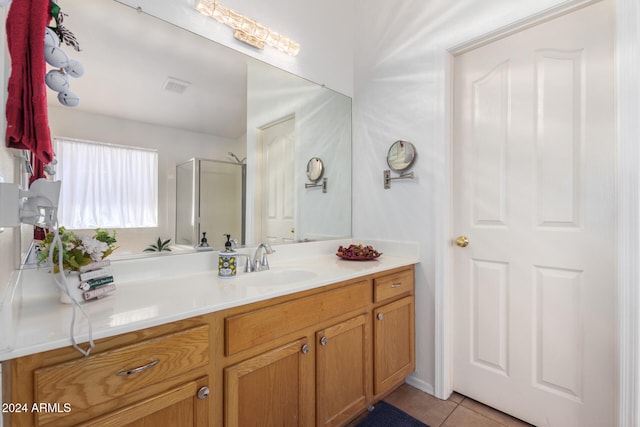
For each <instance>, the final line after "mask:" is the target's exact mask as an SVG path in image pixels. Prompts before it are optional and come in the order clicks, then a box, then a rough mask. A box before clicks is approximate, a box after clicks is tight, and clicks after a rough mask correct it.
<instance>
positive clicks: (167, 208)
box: [23, 0, 351, 256]
mask: <svg viewBox="0 0 640 427" xmlns="http://www.w3.org/2000/svg"><path fill="white" fill-rule="evenodd" d="M58 3H59V5H60V7H61V9H62V12H63V13H65V14H67V16H66V17H65V21H64V24H65V26H66V27H67V28H68V29H69V30H70V31H72V32H73V33H74V34H75V36H76V37H77V39H78V41H79V43H80V47H81V49H82V51H80V52H74V51H72V50H71V48H69V47H66V46H63V48H64V49H65V51H67V52H68V53H69V56H71V57H73V58H75V59H77V60H78V61H80V62H81V63H83V65H84V67H85V74H84V75H83V76H82V77H81V78H78V79H71V80H70V88H71V90H72V91H73V92H76V93H77V94H78V95H79V97H80V104H79V106H77V107H75V108H68V107H64V106H62V105H60V104H59V103H58V100H57V97H56V94H55V93H53V92H52V91H49V90H48V103H49V122H50V128H51V134H52V136H53V137H63V138H68V139H77V140H82V141H93V142H102V143H106V144H118V145H131V146H135V147H141V148H145V149H153V150H157V152H158V183H157V185H158V224H157V225H158V226H157V227H150V228H119V229H117V237H118V244H119V246H120V249H119V250H118V251H117V252H116V253H115V255H118V256H133V255H139V254H141V253H142V251H143V250H144V249H145V247H146V246H148V245H149V244H151V243H153V242H155V241H156V240H157V238H158V237H162V238H172V239H175V236H176V229H180V228H181V227H184V226H190V225H193V224H179V223H177V222H176V212H177V211H179V210H180V209H182V210H188V209H190V207H191V203H192V202H193V197H195V196H194V195H193V194H189V195H188V197H187V195H185V194H184V193H183V192H184V191H191V193H194V192H193V190H182V189H181V190H176V185H177V184H176V175H177V170H176V167H177V166H178V165H181V164H185V162H189V161H190V160H191V159H202V160H212V161H216V162H227V163H228V164H229V165H231V166H233V165H236V166H237V167H238V171H240V170H241V168H242V169H244V171H243V173H244V174H245V183H244V187H245V188H243V189H242V191H241V190H238V191H232V192H231V193H238V194H231V195H229V194H227V193H229V192H227V193H219V192H218V191H217V189H216V188H215V186H210V188H205V187H202V188H200V192H199V193H200V197H204V196H203V195H206V197H208V198H209V200H210V201H209V202H207V203H209V204H210V209H213V210H215V209H217V208H218V209H225V206H228V205H229V204H233V203H234V202H228V201H227V200H226V199H224V200H223V199H221V198H222V197H236V196H237V197H239V198H240V197H242V196H243V194H244V197H245V200H244V203H243V209H244V212H242V214H241V215H243V218H241V219H238V220H237V221H236V222H235V223H236V224H243V225H242V227H243V230H242V232H241V233H242V235H243V236H242V237H243V239H244V241H245V243H246V244H247V245H253V244H257V243H259V242H261V241H268V242H270V243H272V244H277V243H294V242H301V241H309V240H320V239H332V238H343V237H348V236H350V235H351V99H350V98H349V97H347V96H344V95H342V94H339V93H336V92H334V91H332V90H329V89H327V88H324V87H322V86H321V85H318V84H315V83H312V82H309V81H307V80H304V79H302V78H300V77H297V76H295V75H292V74H290V73H288V72H285V71H283V70H280V69H277V68H275V67H272V66H270V65H267V64H264V63H262V62H259V61H257V60H255V59H253V58H249V57H247V56H246V55H243V54H241V53H239V52H237V51H234V50H232V49H230V48H228V47H226V46H222V45H220V44H218V43H215V42H213V41H211V40H209V39H206V38H204V37H201V36H199V35H196V34H194V33H192V32H190V31H188V29H183V28H179V27H176V26H174V25H172V24H169V23H167V22H165V21H162V20H160V19H158V18H156V17H153V16H150V15H148V14H147V13H145V12H144V11H141V10H137V9H135V8H132V7H130V6H127V5H124V4H121V3H119V2H117V1H115V0H92V1H90V2H89V1H86V0H61V1H59V2H58ZM193 13H194V14H197V12H196V11H195V10H194V11H193ZM211 24H212V25H217V23H216V22H215V21H212V23H211ZM311 157H320V158H322V159H323V161H324V164H325V168H326V170H325V176H329V177H330V180H331V182H334V183H336V184H335V185H336V187H334V188H335V191H333V189H332V191H331V192H329V193H328V194H322V193H321V192H305V191H304V183H305V182H306V162H307V161H308V159H309V158H311ZM338 183H339V184H338ZM63 187H64V182H63ZM188 187H189V186H187V187H186V188H188ZM63 191H64V188H63ZM179 193H180V194H179ZM178 205H180V206H178ZM179 216H180V215H179ZM187 217H188V216H187ZM192 218H195V221H196V222H197V221H198V217H197V215H195V216H192ZM210 222H211V221H210ZM213 222H221V221H213ZM61 225H64V224H61ZM217 225H219V228H217V227H213V226H207V227H208V228H210V229H207V230H204V229H201V230H199V231H200V232H207V238H208V240H209V243H210V244H211V245H212V246H213V247H214V248H221V247H222V246H223V239H222V234H223V233H226V232H228V230H227V229H226V228H225V224H217ZM229 226H230V227H231V225H229ZM234 226H235V225H234ZM24 234H25V235H28V233H26V232H25V233H24ZM234 237H237V238H238V239H237V240H239V239H240V236H234ZM24 240H27V239H23V241H24ZM192 243H194V244H197V241H196V242H192ZM184 246H185V248H188V247H189V244H185V245H184Z"/></svg>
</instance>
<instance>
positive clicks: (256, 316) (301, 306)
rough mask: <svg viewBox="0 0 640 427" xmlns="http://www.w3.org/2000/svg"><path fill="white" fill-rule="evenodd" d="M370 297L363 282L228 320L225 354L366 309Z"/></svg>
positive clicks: (368, 287) (365, 283)
mask: <svg viewBox="0 0 640 427" xmlns="http://www.w3.org/2000/svg"><path fill="white" fill-rule="evenodd" d="M370 298H371V283H370V281H369V280H363V281H360V282H356V283H354V284H351V285H348V286H345V287H342V288H338V289H334V290H331V291H327V292H323V293H320V294H316V295H311V296H308V297H304V298H300V299H297V300H293V301H288V302H285V303H282V304H277V305H274V306H272V307H267V308H264V309H261V310H256V311H251V312H248V313H243V314H239V315H236V316H231V317H227V318H226V319H225V351H226V354H227V356H230V355H232V354H236V353H238V352H240V351H243V350H247V349H250V348H252V347H254V346H256V345H260V344H264V343H267V342H270V341H272V340H274V339H276V338H279V337H282V336H284V335H286V334H289V333H292V332H295V331H298V330H301V329H304V328H307V327H309V326H312V325H315V324H317V323H318V322H319V321H321V320H324V319H330V318H332V317H335V316H339V315H341V314H344V313H348V312H349V311H352V310H357V309H358V308H361V307H365V306H366V305H367V303H368V301H370Z"/></svg>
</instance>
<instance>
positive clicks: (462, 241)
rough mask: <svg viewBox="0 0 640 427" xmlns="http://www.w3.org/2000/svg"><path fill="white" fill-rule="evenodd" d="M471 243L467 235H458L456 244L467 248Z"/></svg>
mask: <svg viewBox="0 0 640 427" xmlns="http://www.w3.org/2000/svg"><path fill="white" fill-rule="evenodd" d="M468 245H469V238H468V237H467V236H458V238H457V239H456V246H460V247H461V248H466V247H467V246H468Z"/></svg>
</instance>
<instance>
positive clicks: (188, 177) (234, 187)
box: [175, 155, 246, 249]
mask: <svg viewBox="0 0 640 427" xmlns="http://www.w3.org/2000/svg"><path fill="white" fill-rule="evenodd" d="M233 158H234V160H236V161H235V162H226V161H221V160H209V159H191V160H189V161H187V162H185V163H181V164H179V165H177V166H176V239H175V242H176V244H177V245H187V246H191V247H195V246H197V245H198V244H199V243H200V240H201V239H202V233H206V238H207V241H208V243H209V245H210V246H211V247H213V248H214V249H221V248H224V242H225V241H226V238H225V237H224V236H223V234H231V238H232V239H235V240H236V241H237V242H238V244H244V243H245V236H244V234H245V233H244V230H245V205H246V182H245V181H246V165H245V164H244V161H240V160H239V159H238V158H237V157H236V156H235V155H234V156H233Z"/></svg>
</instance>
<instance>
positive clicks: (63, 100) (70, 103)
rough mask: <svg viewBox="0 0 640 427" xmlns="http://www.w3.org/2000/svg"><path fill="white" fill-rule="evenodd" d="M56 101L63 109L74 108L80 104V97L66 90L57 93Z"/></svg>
mask: <svg viewBox="0 0 640 427" xmlns="http://www.w3.org/2000/svg"><path fill="white" fill-rule="evenodd" d="M58 101H60V104H62V105H64V106H65V107H76V106H78V104H80V97H79V96H78V95H76V94H75V93H73V92H71V91H70V90H68V91H65V92H60V93H58Z"/></svg>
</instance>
